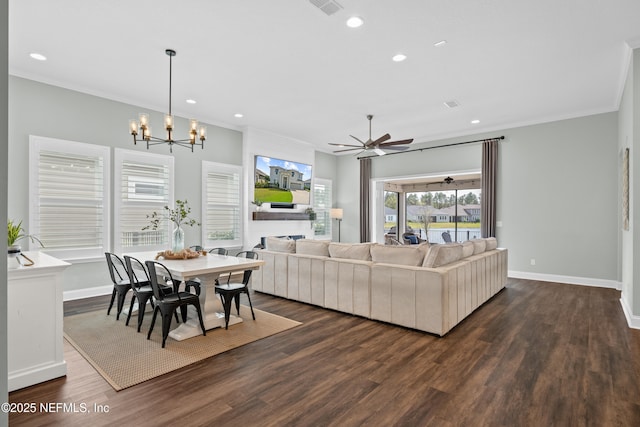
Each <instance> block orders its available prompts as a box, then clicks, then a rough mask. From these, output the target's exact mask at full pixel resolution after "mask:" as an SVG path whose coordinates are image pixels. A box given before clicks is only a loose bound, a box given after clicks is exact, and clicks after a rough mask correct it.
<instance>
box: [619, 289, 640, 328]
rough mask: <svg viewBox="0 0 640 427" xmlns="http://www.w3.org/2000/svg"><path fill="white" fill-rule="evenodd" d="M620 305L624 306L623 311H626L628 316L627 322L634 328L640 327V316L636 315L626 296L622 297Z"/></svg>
mask: <svg viewBox="0 0 640 427" xmlns="http://www.w3.org/2000/svg"><path fill="white" fill-rule="evenodd" d="M620 305H621V306H622V311H623V312H624V317H626V318H627V324H628V325H629V327H630V328H632V329H640V316H634V315H633V314H632V312H631V308H630V307H629V304H628V303H627V300H626V298H625V296H624V294H623V295H622V297H621V298H620Z"/></svg>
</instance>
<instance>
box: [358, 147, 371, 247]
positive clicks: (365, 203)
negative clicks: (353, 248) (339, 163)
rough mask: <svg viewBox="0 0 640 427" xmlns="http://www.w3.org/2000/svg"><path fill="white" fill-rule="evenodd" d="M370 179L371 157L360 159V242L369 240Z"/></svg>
mask: <svg viewBox="0 0 640 427" xmlns="http://www.w3.org/2000/svg"><path fill="white" fill-rule="evenodd" d="M370 180H371V159H368V158H365V159H360V242H370V241H371V224H370V223H369V212H370V207H371V195H370V192H369V181H370Z"/></svg>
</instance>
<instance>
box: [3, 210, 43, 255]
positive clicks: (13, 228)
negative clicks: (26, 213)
mask: <svg viewBox="0 0 640 427" xmlns="http://www.w3.org/2000/svg"><path fill="white" fill-rule="evenodd" d="M25 237H28V238H29V239H31V242H32V243H36V242H37V243H38V244H39V245H40V246H41V247H44V245H43V244H42V242H41V241H40V239H38V238H37V237H36V236H34V235H32V234H26V230H25V229H24V227H22V221H20V222H19V223H17V224H16V223H15V222H14V221H13V220H12V219H10V220H8V221H7V250H8V253H10V254H17V253H20V251H21V250H22V247H21V246H20V245H18V244H17V243H16V242H18V241H19V240H21V239H24V238H25Z"/></svg>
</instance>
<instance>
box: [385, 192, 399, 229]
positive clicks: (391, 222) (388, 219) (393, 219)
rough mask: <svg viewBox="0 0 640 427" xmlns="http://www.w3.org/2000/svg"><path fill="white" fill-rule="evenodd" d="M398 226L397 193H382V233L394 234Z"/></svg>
mask: <svg viewBox="0 0 640 427" xmlns="http://www.w3.org/2000/svg"><path fill="white" fill-rule="evenodd" d="M397 226H398V193H396V192H395V191H385V192H384V232H385V233H390V234H396V227H397Z"/></svg>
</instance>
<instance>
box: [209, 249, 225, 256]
mask: <svg viewBox="0 0 640 427" xmlns="http://www.w3.org/2000/svg"><path fill="white" fill-rule="evenodd" d="M207 253H208V254H215V255H228V254H229V251H228V250H227V248H212V249H208V250H207Z"/></svg>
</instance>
